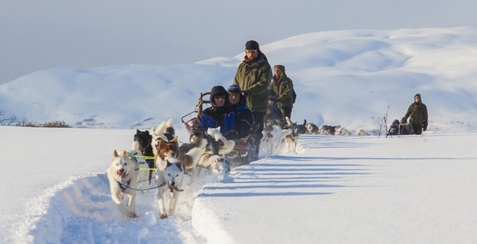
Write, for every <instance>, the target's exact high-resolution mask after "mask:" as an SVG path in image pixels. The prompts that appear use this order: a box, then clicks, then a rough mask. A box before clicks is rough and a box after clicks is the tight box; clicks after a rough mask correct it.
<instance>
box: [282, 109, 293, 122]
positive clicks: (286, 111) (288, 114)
mask: <svg viewBox="0 0 477 244" xmlns="http://www.w3.org/2000/svg"><path fill="white" fill-rule="evenodd" d="M291 112H292V108H285V107H283V118H285V117H288V118H289V119H290V120H291Z"/></svg>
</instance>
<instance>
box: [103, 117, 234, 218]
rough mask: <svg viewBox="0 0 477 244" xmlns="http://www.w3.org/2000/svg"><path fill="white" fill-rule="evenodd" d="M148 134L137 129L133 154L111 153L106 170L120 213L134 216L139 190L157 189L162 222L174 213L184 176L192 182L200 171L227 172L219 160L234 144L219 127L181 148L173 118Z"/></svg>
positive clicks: (126, 152)
mask: <svg viewBox="0 0 477 244" xmlns="http://www.w3.org/2000/svg"><path fill="white" fill-rule="evenodd" d="M151 131H152V133H151V134H149V132H148V131H145V132H148V133H145V132H143V131H139V130H137V132H136V135H134V141H133V143H132V151H126V150H123V151H121V152H118V151H116V150H114V152H113V159H112V161H111V165H110V166H109V168H108V170H107V176H108V180H109V185H110V190H111V198H112V200H113V201H114V203H115V204H116V206H117V207H118V209H119V211H120V212H121V213H122V214H123V215H124V216H126V217H129V218H136V217H137V213H136V208H135V199H136V194H137V192H138V191H142V190H145V189H155V188H158V191H157V201H158V207H159V213H160V216H159V217H160V218H161V219H164V218H167V216H168V214H169V215H171V214H173V213H174V209H175V203H176V200H177V194H178V192H180V191H182V189H179V186H180V185H181V183H182V180H183V177H184V175H185V174H187V175H189V176H190V177H191V178H192V179H194V177H199V171H201V170H205V171H206V172H207V173H209V174H210V173H217V172H225V173H228V172H229V171H230V166H229V165H228V164H226V163H225V161H224V160H222V157H223V155H225V154H227V153H230V152H231V151H232V149H233V147H234V144H235V142H234V141H233V140H230V141H229V140H227V139H226V138H225V137H223V136H222V134H221V133H220V128H215V129H208V130H207V132H206V134H207V135H208V136H207V137H205V136H198V135H192V136H191V141H190V143H184V144H182V145H181V146H179V141H178V138H177V136H175V131H174V127H173V125H172V119H171V120H168V121H167V122H162V123H161V124H160V125H159V126H158V127H157V128H156V129H155V130H151ZM211 140H212V141H211ZM214 145H215V146H218V155H217V154H213V153H212V147H213V146H214ZM151 172H153V173H151ZM166 194H168V196H169V197H168V201H167V204H165V203H164V201H165V196H166ZM126 197H127V199H126ZM123 199H124V200H125V202H124V203H123ZM126 200H127V201H126Z"/></svg>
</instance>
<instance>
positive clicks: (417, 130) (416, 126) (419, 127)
mask: <svg viewBox="0 0 477 244" xmlns="http://www.w3.org/2000/svg"><path fill="white" fill-rule="evenodd" d="M411 125H412V129H413V130H414V134H416V135H420V134H422V125H421V124H411Z"/></svg>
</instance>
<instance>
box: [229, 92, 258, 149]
mask: <svg viewBox="0 0 477 244" xmlns="http://www.w3.org/2000/svg"><path fill="white" fill-rule="evenodd" d="M228 92H229V113H234V117H235V126H234V128H233V130H231V131H230V132H229V133H228V134H227V135H225V137H226V138H227V139H229V140H230V139H235V140H236V139H242V138H245V137H247V136H248V135H249V134H250V128H251V126H252V124H253V123H254V117H253V114H252V111H250V109H249V108H248V107H247V102H246V100H245V96H244V95H242V89H240V87H239V86H238V85H231V86H229V88H228Z"/></svg>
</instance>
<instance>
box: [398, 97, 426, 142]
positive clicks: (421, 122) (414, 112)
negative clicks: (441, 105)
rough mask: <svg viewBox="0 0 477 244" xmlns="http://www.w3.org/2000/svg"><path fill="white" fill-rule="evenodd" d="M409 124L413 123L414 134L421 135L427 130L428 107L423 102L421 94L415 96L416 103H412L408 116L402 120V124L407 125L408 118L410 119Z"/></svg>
mask: <svg viewBox="0 0 477 244" xmlns="http://www.w3.org/2000/svg"><path fill="white" fill-rule="evenodd" d="M409 117H411V118H410V119H409V123H411V125H412V128H413V130H414V134H417V135H420V134H422V132H423V131H426V130H427V125H428V122H427V107H426V105H425V104H424V103H422V100H421V94H419V93H418V94H416V95H415V96H414V103H412V104H411V105H410V106H409V108H408V109H407V112H406V114H405V115H404V117H403V118H402V120H401V124H406V122H407V118H409Z"/></svg>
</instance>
